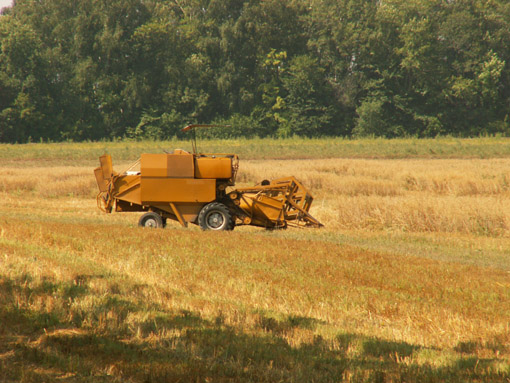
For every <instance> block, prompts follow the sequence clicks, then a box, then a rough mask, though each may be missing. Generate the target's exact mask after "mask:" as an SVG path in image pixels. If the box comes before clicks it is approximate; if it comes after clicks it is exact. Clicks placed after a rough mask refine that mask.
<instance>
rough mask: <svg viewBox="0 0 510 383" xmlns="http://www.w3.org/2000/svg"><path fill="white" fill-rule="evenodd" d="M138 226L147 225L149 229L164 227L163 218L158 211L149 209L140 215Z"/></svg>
mask: <svg viewBox="0 0 510 383" xmlns="http://www.w3.org/2000/svg"><path fill="white" fill-rule="evenodd" d="M138 226H140V227H148V228H151V229H156V228H162V227H164V224H163V218H162V217H161V216H160V215H159V214H158V213H154V212H153V211H150V212H148V213H145V214H144V215H142V216H141V217H140V220H139V221H138Z"/></svg>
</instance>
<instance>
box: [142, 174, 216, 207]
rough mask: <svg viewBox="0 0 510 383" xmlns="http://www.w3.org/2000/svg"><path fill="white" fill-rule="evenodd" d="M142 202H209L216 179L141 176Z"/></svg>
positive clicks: (213, 195)
mask: <svg viewBox="0 0 510 383" xmlns="http://www.w3.org/2000/svg"><path fill="white" fill-rule="evenodd" d="M141 186H142V202H143V203H146V202H168V203H170V202H211V201H214V200H215V199H216V180H196V179H192V178H150V177H142V181H141Z"/></svg>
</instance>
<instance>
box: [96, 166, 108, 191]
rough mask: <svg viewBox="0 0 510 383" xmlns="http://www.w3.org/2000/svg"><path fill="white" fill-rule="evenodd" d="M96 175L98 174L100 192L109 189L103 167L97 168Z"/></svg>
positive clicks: (97, 180)
mask: <svg viewBox="0 0 510 383" xmlns="http://www.w3.org/2000/svg"><path fill="white" fill-rule="evenodd" d="M94 175H95V176H96V182H97V186H98V188H99V191H100V192H105V191H108V185H107V184H106V180H105V179H104V176H103V169H101V168H100V167H99V168H95V169H94Z"/></svg>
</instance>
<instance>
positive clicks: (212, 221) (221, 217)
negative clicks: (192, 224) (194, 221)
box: [198, 202, 234, 231]
mask: <svg viewBox="0 0 510 383" xmlns="http://www.w3.org/2000/svg"><path fill="white" fill-rule="evenodd" d="M198 224H199V226H200V228H201V229H202V230H218V231H222V230H234V220H233V219H232V215H231V214H230V211H229V210H228V208H227V207H226V206H225V205H223V204H222V203H219V202H211V203H210V204H207V205H205V206H204V207H203V208H202V210H200V213H199V214H198Z"/></svg>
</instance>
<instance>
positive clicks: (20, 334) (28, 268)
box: [0, 157, 510, 382]
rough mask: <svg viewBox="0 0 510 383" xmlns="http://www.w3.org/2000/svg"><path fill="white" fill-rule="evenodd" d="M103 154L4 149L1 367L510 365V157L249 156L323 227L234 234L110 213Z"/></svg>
mask: <svg viewBox="0 0 510 383" xmlns="http://www.w3.org/2000/svg"><path fill="white" fill-rule="evenodd" d="M95 162H96V161H94V162H92V161H90V162H89V161H84V162H81V163H80V162H79V161H78V162H76V163H74V164H73V166H65V165H62V164H61V163H59V161H55V160H48V161H41V160H39V159H38V160H37V161H33V160H30V159H29V158H27V159H26V160H25V163H24V164H22V165H20V163H16V162H13V161H11V160H5V161H3V162H0V172H1V174H2V179H1V181H0V197H1V199H2V203H3V207H2V210H1V211H0V270H1V272H0V323H1V326H0V380H1V381H6V382H18V381H21V382H41V381H42V382H44V381H64V382H96V381H100V382H103V381H104V382H126V381H127V382H178V381H198V382H226V381H229V382H231V381H239V382H250V381H252V382H261V381H267V382H277V381H286V382H304V381H306V382H338V381H346V382H383V381H384V382H402V381H405V382H422V381H429V382H444V381H448V382H465V381H477V382H482V381H487V382H493V381H494V382H507V381H508V379H509V378H510V337H509V334H510V332H509V328H508V312H509V311H510V306H509V302H510V301H509V299H508V296H509V294H510V282H509V279H508V270H510V261H508V259H509V258H508V255H510V253H509V252H508V250H507V249H508V248H510V236H509V224H510V208H509V205H510V204H509V203H508V202H509V197H510V196H509V190H508V188H509V181H510V180H509V178H508V177H509V176H508V174H507V172H506V169H508V168H509V165H510V160H508V159H470V158H466V159H405V160H404V159H398V160H396V159H394V160H390V159H378V160H370V159H314V160H246V161H242V162H241V168H240V171H239V176H238V185H239V186H245V185H251V184H254V183H257V182H260V181H261V180H263V179H273V178H277V177H280V176H288V175H294V176H296V177H297V178H298V179H299V180H300V181H302V182H303V184H304V185H306V186H307V187H308V188H309V189H310V190H311V192H312V194H313V195H314V197H315V200H314V203H313V206H312V209H311V213H312V215H314V216H315V217H317V218H318V219H319V220H320V221H321V222H322V223H324V224H325V228H324V229H320V230H312V229H310V230H305V229H302V230H299V229H289V230H286V231H274V232H266V231H264V230H263V229H258V228H250V227H246V228H242V227H241V228H236V230H235V231H234V232H232V233H211V232H201V231H200V230H198V229H196V228H194V227H191V228H189V229H181V228H180V227H179V225H178V224H175V223H174V224H171V225H169V226H168V227H167V228H166V229H164V230H143V229H139V228H137V227H136V222H137V218H138V214H136V213H135V214H112V215H106V214H103V213H102V212H100V211H99V210H98V209H97V207H96V202H95V194H96V185H95V182H94V178H93V174H92V169H93V167H94V166H95ZM128 165H129V161H126V160H123V161H117V162H116V161H115V157H114V166H115V168H116V169H117V170H122V169H124V168H126V167H127V166H128Z"/></svg>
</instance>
